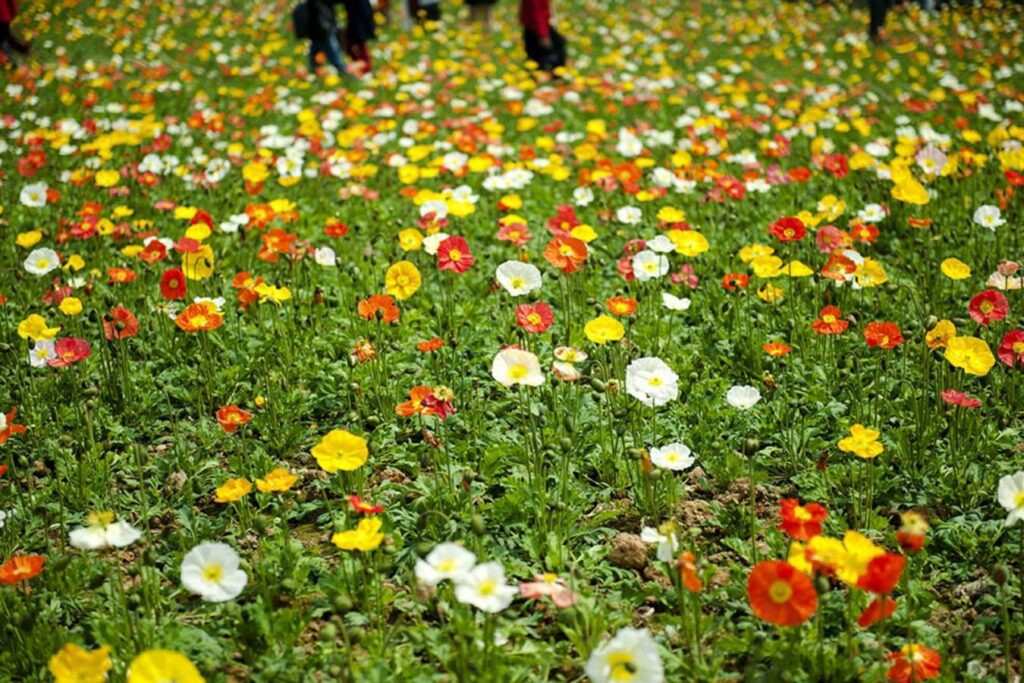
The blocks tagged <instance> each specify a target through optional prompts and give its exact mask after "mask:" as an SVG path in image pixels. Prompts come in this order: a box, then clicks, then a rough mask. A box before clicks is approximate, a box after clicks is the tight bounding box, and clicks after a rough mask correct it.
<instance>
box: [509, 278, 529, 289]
mask: <svg viewBox="0 0 1024 683" xmlns="http://www.w3.org/2000/svg"><path fill="white" fill-rule="evenodd" d="M525 284H526V280H524V279H523V278H521V277H514V278H512V280H511V285H512V287H513V288H514V289H522V287H523V286H524V285H525Z"/></svg>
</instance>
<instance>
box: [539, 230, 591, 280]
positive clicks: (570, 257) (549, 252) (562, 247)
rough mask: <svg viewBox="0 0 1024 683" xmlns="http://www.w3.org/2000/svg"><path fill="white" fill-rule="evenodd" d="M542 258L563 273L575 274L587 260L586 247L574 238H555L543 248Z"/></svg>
mask: <svg viewBox="0 0 1024 683" xmlns="http://www.w3.org/2000/svg"><path fill="white" fill-rule="evenodd" d="M544 258H545V259H546V260H547V262H548V263H550V264H551V265H553V266H554V267H555V268H558V269H559V270H561V271H562V272H563V273H575V272H576V271H577V270H579V269H580V268H582V267H583V262H584V261H585V260H586V259H587V245H586V244H585V243H584V242H583V241H582V240H578V239H576V238H575V237H556V238H554V239H553V240H551V241H550V242H548V246H547V247H545V248H544Z"/></svg>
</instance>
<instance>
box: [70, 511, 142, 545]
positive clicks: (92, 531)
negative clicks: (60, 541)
mask: <svg viewBox="0 0 1024 683" xmlns="http://www.w3.org/2000/svg"><path fill="white" fill-rule="evenodd" d="M141 535H142V532H141V531H139V530H138V529H136V528H135V527H133V526H132V525H131V524H129V523H128V522H121V521H114V513H113V512H93V513H90V514H89V524H88V526H81V527H78V528H77V529H72V530H71V533H70V538H71V545H73V546H75V547H76V548H81V549H83V550H98V549H100V548H107V547H114V548H124V547H125V546H129V545H131V544H132V543H134V542H135V541H137V540H139V537H140V536H141Z"/></svg>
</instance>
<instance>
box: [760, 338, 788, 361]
mask: <svg viewBox="0 0 1024 683" xmlns="http://www.w3.org/2000/svg"><path fill="white" fill-rule="evenodd" d="M761 348H762V349H764V352H765V353H767V354H768V355H769V356H771V357H772V358H782V357H783V356H785V355H786V354H788V353H789V352H790V351H792V350H793V347H792V346H790V345H789V344H784V343H782V342H779V341H773V342H768V343H767V344H763V345H762V346H761Z"/></svg>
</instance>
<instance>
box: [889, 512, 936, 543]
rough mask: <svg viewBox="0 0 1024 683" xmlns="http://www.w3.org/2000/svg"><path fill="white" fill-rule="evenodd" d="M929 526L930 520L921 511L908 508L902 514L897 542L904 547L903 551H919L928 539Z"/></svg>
mask: <svg viewBox="0 0 1024 683" xmlns="http://www.w3.org/2000/svg"><path fill="white" fill-rule="evenodd" d="M928 528H929V527H928V520H926V519H925V518H924V516H923V515H922V514H921V513H919V512H914V511H913V510H908V511H906V512H904V513H902V514H901V515H900V528H899V531H897V532H896V542H897V543H899V544H900V547H901V548H903V552H906V553H916V552H919V551H920V550H921V548H923V547H924V544H925V541H926V540H927V535H928Z"/></svg>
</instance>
